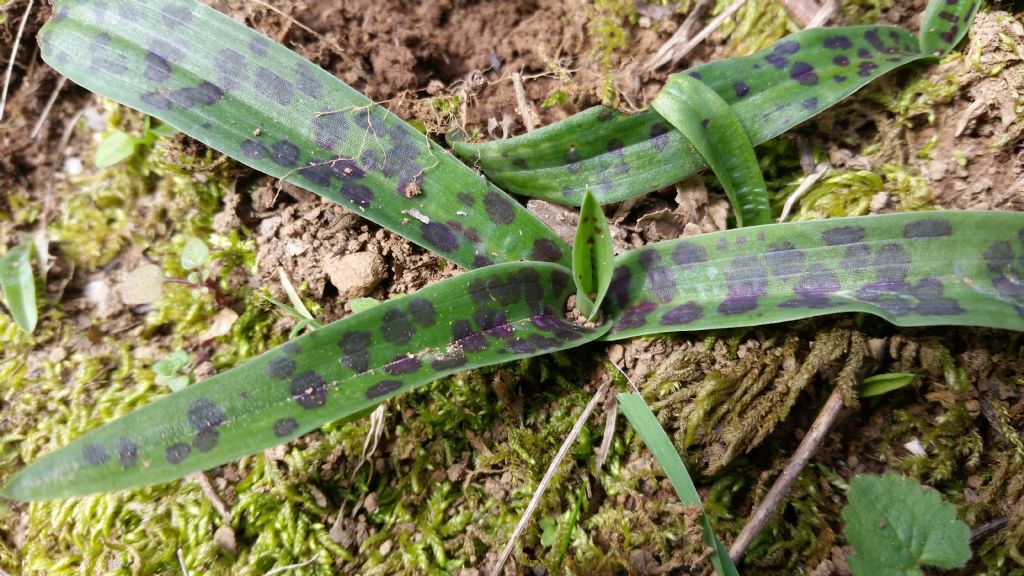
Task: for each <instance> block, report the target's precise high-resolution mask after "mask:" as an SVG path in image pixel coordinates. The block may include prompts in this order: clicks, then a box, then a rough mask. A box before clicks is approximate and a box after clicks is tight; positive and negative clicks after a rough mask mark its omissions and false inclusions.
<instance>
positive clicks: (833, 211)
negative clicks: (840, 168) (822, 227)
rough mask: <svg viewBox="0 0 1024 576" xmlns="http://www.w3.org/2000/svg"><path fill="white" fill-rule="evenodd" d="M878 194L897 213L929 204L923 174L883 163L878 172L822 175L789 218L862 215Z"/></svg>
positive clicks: (786, 191)
mask: <svg viewBox="0 0 1024 576" xmlns="http://www.w3.org/2000/svg"><path fill="white" fill-rule="evenodd" d="M797 186H798V183H794V184H790V185H789V186H787V187H785V188H783V189H782V191H781V192H780V194H779V196H778V197H777V198H781V197H785V196H788V194H790V193H792V191H794V190H796V188H797ZM882 193H884V194H886V195H887V202H888V203H890V204H892V205H894V206H896V209H897V210H898V211H900V212H904V211H912V210H927V209H929V208H930V207H931V198H932V194H931V190H930V189H929V188H928V184H927V181H926V180H925V178H924V177H922V176H918V175H915V174H914V173H913V172H911V171H910V170H908V169H906V168H905V167H902V166H897V165H895V164H884V165H882V166H881V167H880V169H879V172H872V171H869V170H855V171H850V172H838V173H834V174H830V175H828V176H826V177H824V178H822V179H821V180H820V181H818V182H817V183H816V184H815V185H814V186H813V187H812V188H811V189H810V190H809V191H808V192H807V193H806V194H805V195H804V196H803V198H802V199H801V200H800V208H799V209H798V210H797V212H796V213H795V214H794V216H793V220H818V219H821V218H835V217H840V216H864V215H866V214H868V213H870V212H871V203H872V199H873V198H875V197H876V196H877V195H879V194H882Z"/></svg>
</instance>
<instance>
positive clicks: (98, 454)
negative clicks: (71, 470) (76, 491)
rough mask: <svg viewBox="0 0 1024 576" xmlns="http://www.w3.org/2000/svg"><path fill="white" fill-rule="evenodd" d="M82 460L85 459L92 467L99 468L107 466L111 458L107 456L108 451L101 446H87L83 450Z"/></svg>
mask: <svg viewBox="0 0 1024 576" xmlns="http://www.w3.org/2000/svg"><path fill="white" fill-rule="evenodd" d="M82 458H84V459H85V463H86V464H88V465H90V466H99V465H100V464H105V463H106V462H107V460H110V456H109V455H108V454H107V449H106V448H104V447H103V446H102V445H101V444H86V445H85V446H84V447H83V448H82Z"/></svg>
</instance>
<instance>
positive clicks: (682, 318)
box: [661, 300, 704, 326]
mask: <svg viewBox="0 0 1024 576" xmlns="http://www.w3.org/2000/svg"><path fill="white" fill-rule="evenodd" d="M702 316H704V310H703V309H702V308H701V307H700V305H699V304H697V303H696V302H694V301H693V300H690V301H689V302H687V303H686V304H683V305H681V306H676V307H675V308H673V309H671V310H669V311H668V312H666V313H665V315H664V316H662V317H661V324H662V325H663V326H675V325H678V324H689V323H690V322H693V321H695V320H699V319H700V318H701V317H702Z"/></svg>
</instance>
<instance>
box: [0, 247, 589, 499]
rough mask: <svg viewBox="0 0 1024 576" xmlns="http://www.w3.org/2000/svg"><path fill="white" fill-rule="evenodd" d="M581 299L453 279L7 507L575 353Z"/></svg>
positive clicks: (32, 487)
mask: <svg viewBox="0 0 1024 576" xmlns="http://www.w3.org/2000/svg"><path fill="white" fill-rule="evenodd" d="M573 290H574V287H573V285H572V281H571V279H570V272H569V270H567V269H566V268H563V267H562V266H559V265H556V264H546V263H507V264H497V265H494V266H489V267H487V268H485V269H482V270H475V271H472V272H468V273H466V274H461V275H459V276H456V277H454V278H450V279H448V280H444V281H442V282H439V283H437V284H434V285H432V286H428V287H427V288H424V289H423V290H420V291H419V292H417V293H416V294H414V295H409V296H404V297H401V298H396V299H394V300H389V301H388V302H383V303H381V304H380V305H379V306H375V307H373V308H370V309H368V310H365V311H364V312H362V313H360V314H355V315H352V316H349V317H348V318H344V319H342V320H339V321H337V322H334V323H332V324H329V325H327V326H324V327H323V328H320V329H319V330H316V331H313V332H310V333H308V334H305V335H303V336H300V337H298V338H296V339H294V340H292V341H290V342H288V343H287V344H284V345H283V346H279V347H277V348H275V349H274V350H271V351H270V352H267V353H266V354H263V355H262V356H259V357H257V358H254V359H252V360H250V361H248V362H246V363H244V364H242V365H241V366H238V367H237V368H233V369H231V370H228V371H227V372H224V373H222V374H218V375H216V376H213V377H212V378H208V379H207V380H204V381H203V382H200V383H198V384H195V385H193V386H190V387H188V388H185V389H184V390H182V391H180V392H176V393H174V394H172V395H170V396H167V397H165V398H162V399H160V400H157V401H155V402H153V403H151V404H149V405H147V406H145V407H143V408H141V409H139V410H136V411H134V412H132V413H130V414H127V415H125V416H122V417H121V418H119V419H117V420H115V421H113V422H110V423H109V424H106V425H104V426H101V427H100V428H97V429H95V430H92V431H90V432H87V433H86V434H84V435H83V436H82V437H80V438H78V439H77V440H75V441H73V442H72V443H71V444H69V445H68V446H66V447H64V448H61V449H59V450H57V451H55V452H53V453H51V454H49V455H47V456H44V457H43V458H40V459H39V460H36V461H35V462H33V463H32V464H30V465H29V466H28V467H26V468H25V469H23V470H21V471H20V472H18V473H17V474H16V475H15V476H14V478H12V479H11V481H10V483H8V484H7V485H6V486H5V487H4V488H3V490H2V491H0V495H3V496H4V497H7V498H11V499H14V500H46V499H52V498H62V497H67V496H74V495H80V494H89V493H92V492H99V491H108V490H119V489H124V488H131V487H136V486H144V485H148V484H155V483H158V482H165V481H168V480H173V479H175V478H180V477H182V476H185V475H186V474H189V473H191V472H195V471H197V470H205V469H208V468H212V467H214V466H218V465H220V464H224V463H226V462H230V461H232V460H235V459H237V458H239V457H241V456H244V455H246V454H253V453H256V452H259V451H260V450H263V449H264V448H268V447H270V446H274V445H276V444H280V443H282V442H286V441H288V440H291V439H293V438H296V437H298V436H299V435H301V434H304V433H306V432H309V431H310V430H313V429H315V428H318V427H320V426H321V425H323V424H325V423H327V422H331V421H333V420H338V419H341V418H347V417H353V416H356V415H359V414H363V413H365V412H366V411H367V410H370V409H372V408H373V407H374V406H376V405H377V404H380V403H381V402H383V401H384V400H386V399H388V398H390V397H392V396H395V395H397V394H401V393H403V392H407V391H409V390H412V389H413V388H416V387H417V386H421V385H423V384H426V383H428V382H431V381H433V380H436V379H437V378H441V377H443V376H446V375H449V374H452V373H454V372H458V371H460V370H468V369H471V368H476V367H480V366H487V365H491V364H499V363H503V362H508V361H510V360H515V359H518V358H526V357H529V356H536V355H540V354H546V353H548V352H553V351H556V350H564V349H567V348H573V347H576V346H579V345H581V344H584V343H586V342H590V341H592V340H594V339H596V338H598V337H600V336H601V335H603V334H604V332H605V331H606V330H607V326H605V327H601V328H596V329H589V328H584V327H580V326H577V325H575V324H572V323H570V322H568V321H566V320H564V319H563V317H562V310H563V309H564V307H565V302H566V300H567V299H568V297H569V295H570V294H571V293H572V292H573Z"/></svg>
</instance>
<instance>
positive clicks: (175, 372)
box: [153, 350, 192, 392]
mask: <svg viewBox="0 0 1024 576" xmlns="http://www.w3.org/2000/svg"><path fill="white" fill-rule="evenodd" d="M188 362H189V360H188V353H187V352H185V351H184V350H175V351H174V352H173V353H172V354H171V355H170V356H168V357H167V358H164V359H163V360H160V361H158V362H156V363H154V364H153V372H154V373H155V374H156V383H157V384H158V385H160V386H167V387H168V388H170V389H171V391H172V392H180V391H182V390H183V389H184V388H185V387H186V386H188V385H189V383H190V382H191V381H192V377H191V376H189V375H188V374H186V373H184V370H185V368H187V367H188Z"/></svg>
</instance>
